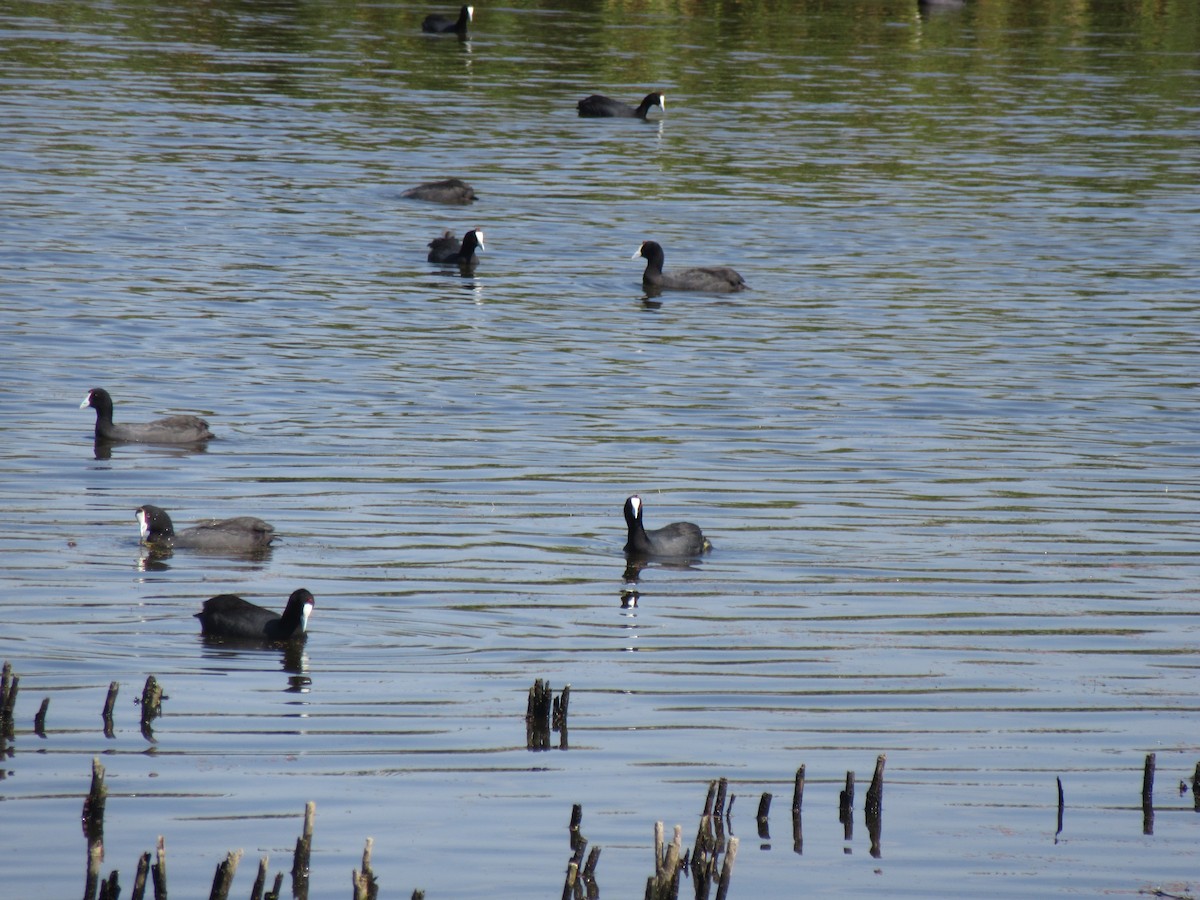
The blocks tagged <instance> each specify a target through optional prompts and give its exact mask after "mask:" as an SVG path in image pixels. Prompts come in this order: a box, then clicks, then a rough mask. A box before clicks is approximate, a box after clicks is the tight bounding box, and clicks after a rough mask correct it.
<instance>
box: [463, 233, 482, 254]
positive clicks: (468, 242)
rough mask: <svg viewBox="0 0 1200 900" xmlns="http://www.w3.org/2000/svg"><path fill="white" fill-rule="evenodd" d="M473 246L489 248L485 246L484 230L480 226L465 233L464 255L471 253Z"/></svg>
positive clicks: (478, 248)
mask: <svg viewBox="0 0 1200 900" xmlns="http://www.w3.org/2000/svg"><path fill="white" fill-rule="evenodd" d="M472 248H473V249H475V250H486V249H487V247H485V246H483V230H482V229H480V228H472V229H471V230H470V231H468V232H467V233H466V234H465V235H463V242H462V252H463V256H467V255H469V254H470V252H471V249H472Z"/></svg>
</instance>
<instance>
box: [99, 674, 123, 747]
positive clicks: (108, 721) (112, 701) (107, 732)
mask: <svg viewBox="0 0 1200 900" xmlns="http://www.w3.org/2000/svg"><path fill="white" fill-rule="evenodd" d="M120 689H121V682H119V681H113V682H110V683H109V685H108V696H107V697H105V698H104V713H103V715H104V736H105V737H106V738H111V737H113V736H114V735H113V707H115V706H116V705H117V691H119V690H120Z"/></svg>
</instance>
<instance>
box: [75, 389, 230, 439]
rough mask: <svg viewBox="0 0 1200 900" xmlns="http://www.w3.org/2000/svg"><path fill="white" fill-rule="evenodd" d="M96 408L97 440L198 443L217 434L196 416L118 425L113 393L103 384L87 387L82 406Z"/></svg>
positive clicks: (171, 417) (172, 417)
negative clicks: (98, 386) (114, 419)
mask: <svg viewBox="0 0 1200 900" xmlns="http://www.w3.org/2000/svg"><path fill="white" fill-rule="evenodd" d="M89 406H90V407H92V408H93V409H94V410H96V440H97V441H128V442H130V443H144V444H197V443H199V442H201V441H207V440H209V439H210V438H212V437H213V436H214V435H213V433H212V432H211V431H209V430H208V423H207V422H206V421H204V420H203V419H201V418H199V417H197V416H167V417H166V418H163V419H155V420H154V421H153V422H147V423H145V424H144V425H117V424H115V423H114V422H113V400H112V396H111V395H110V394H109V393H108V391H106V390H105V389H104V388H92V389H91V390H90V391H88V393H87V396H86V397H84V398H83V402H82V403H80V404H79V408H80V409H86V408H87V407H89Z"/></svg>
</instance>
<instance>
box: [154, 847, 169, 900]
mask: <svg viewBox="0 0 1200 900" xmlns="http://www.w3.org/2000/svg"><path fill="white" fill-rule="evenodd" d="M150 875H151V877H152V878H153V879H154V900H167V841H166V839H165V838H164V837H163V836H162V835H161V834H160V835H159V836H158V847H157V848H156V849H155V854H154V865H152V866H151V867H150Z"/></svg>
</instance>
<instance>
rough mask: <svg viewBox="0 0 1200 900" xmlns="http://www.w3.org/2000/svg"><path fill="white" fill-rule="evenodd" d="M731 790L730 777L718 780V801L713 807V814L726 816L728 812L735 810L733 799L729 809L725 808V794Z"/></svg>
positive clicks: (719, 817) (721, 817)
mask: <svg viewBox="0 0 1200 900" xmlns="http://www.w3.org/2000/svg"><path fill="white" fill-rule="evenodd" d="M728 790H729V779H728V778H722V779H721V780H720V781H718V782H717V802H716V805H715V806H714V807H713V815H714V816H716V817H717V818H718V819H723V818H725V816H726V814H727V813H728V812H730V811H732V810H733V800H730V801H729V808H728V810H727V809H726V808H725V794H726V793H727V792H728Z"/></svg>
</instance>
